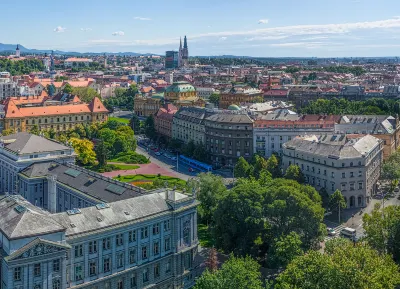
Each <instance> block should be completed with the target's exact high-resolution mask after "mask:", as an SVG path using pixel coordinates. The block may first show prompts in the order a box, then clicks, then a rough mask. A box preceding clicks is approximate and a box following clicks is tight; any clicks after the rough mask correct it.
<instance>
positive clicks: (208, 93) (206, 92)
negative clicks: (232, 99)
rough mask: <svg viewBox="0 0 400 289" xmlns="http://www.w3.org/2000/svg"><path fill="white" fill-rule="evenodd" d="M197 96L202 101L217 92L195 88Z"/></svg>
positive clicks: (206, 88) (208, 88) (213, 89)
mask: <svg viewBox="0 0 400 289" xmlns="http://www.w3.org/2000/svg"><path fill="white" fill-rule="evenodd" d="M196 91H197V95H198V96H199V97H201V98H202V99H206V100H207V99H208V98H209V97H210V96H211V94H213V93H216V92H217V91H216V90H215V88H213V87H201V86H198V87H196Z"/></svg>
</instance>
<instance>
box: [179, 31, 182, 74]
mask: <svg viewBox="0 0 400 289" xmlns="http://www.w3.org/2000/svg"><path fill="white" fill-rule="evenodd" d="M181 66H182V37H180V39H179V52H178V67H181Z"/></svg>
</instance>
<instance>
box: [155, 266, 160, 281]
mask: <svg viewBox="0 0 400 289" xmlns="http://www.w3.org/2000/svg"><path fill="white" fill-rule="evenodd" d="M158 277H160V263H157V264H154V278H158Z"/></svg>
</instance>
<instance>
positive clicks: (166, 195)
mask: <svg viewBox="0 0 400 289" xmlns="http://www.w3.org/2000/svg"><path fill="white" fill-rule="evenodd" d="M0 162H1V166H0V167H1V170H0V194H1V196H0V272H1V274H0V282H1V288H21V289H22V288H23V289H32V288H34V289H40V288H54V289H62V288H91V289H92V288H97V289H111V288H118V289H127V288H160V289H167V288H169V289H172V288H189V287H191V286H192V285H193V284H194V278H195V277H196V276H197V274H198V273H199V267H198V263H197V262H198V254H197V246H198V237H197V213H196V206H197V204H198V203H197V201H196V200H195V194H193V195H187V194H183V193H182V192H177V191H174V190H168V189H161V190H156V191H146V190H144V189H141V188H139V187H135V186H133V185H131V184H128V183H121V182H118V181H116V180H113V179H109V178H107V177H104V176H102V175H100V174H97V173H94V172H92V171H89V170H85V169H82V168H80V167H77V166H75V165H74V162H75V153H74V151H73V149H72V148H71V147H68V146H65V145H63V144H61V143H58V142H55V141H52V140H48V139H45V138H43V137H40V136H36V135H32V134H29V133H24V132H22V133H17V134H13V135H9V136H3V137H1V138H0Z"/></svg>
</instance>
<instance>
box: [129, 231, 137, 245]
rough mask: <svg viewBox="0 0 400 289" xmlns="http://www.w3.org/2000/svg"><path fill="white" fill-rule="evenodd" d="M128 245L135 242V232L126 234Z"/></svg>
mask: <svg viewBox="0 0 400 289" xmlns="http://www.w3.org/2000/svg"><path fill="white" fill-rule="evenodd" d="M128 239H129V243H132V242H135V241H136V231H129V234H128Z"/></svg>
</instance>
